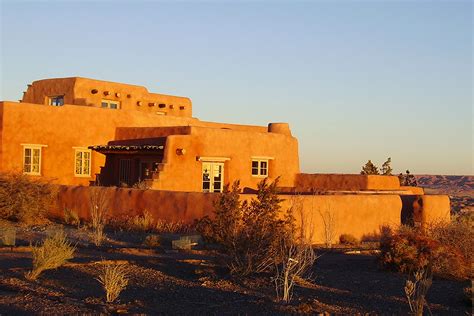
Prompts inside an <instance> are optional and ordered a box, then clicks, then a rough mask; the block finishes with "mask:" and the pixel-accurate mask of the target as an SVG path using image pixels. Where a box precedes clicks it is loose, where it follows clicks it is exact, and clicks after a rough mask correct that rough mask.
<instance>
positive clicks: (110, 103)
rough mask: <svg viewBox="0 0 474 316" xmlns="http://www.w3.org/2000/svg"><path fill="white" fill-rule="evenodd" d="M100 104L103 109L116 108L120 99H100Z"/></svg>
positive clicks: (118, 107)
mask: <svg viewBox="0 0 474 316" xmlns="http://www.w3.org/2000/svg"><path fill="white" fill-rule="evenodd" d="M100 106H101V107H102V108H104V109H113V110H117V109H120V101H113V100H102V102H101V105H100Z"/></svg>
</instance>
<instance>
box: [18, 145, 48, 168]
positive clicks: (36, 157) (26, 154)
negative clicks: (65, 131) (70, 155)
mask: <svg viewBox="0 0 474 316" xmlns="http://www.w3.org/2000/svg"><path fill="white" fill-rule="evenodd" d="M42 147H45V145H33V144H25V145H23V173H24V174H30V175H36V176H39V175H41V151H42Z"/></svg>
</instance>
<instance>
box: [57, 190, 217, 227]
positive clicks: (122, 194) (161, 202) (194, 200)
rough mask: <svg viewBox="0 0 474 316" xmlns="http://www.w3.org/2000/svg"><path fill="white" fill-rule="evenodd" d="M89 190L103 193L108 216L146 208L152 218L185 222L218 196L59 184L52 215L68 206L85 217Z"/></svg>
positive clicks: (204, 211)
mask: <svg viewBox="0 0 474 316" xmlns="http://www.w3.org/2000/svg"><path fill="white" fill-rule="evenodd" d="M91 190H99V192H100V194H101V195H104V196H105V199H106V201H107V204H108V209H109V217H110V218H120V217H131V216H136V215H142V214H143V212H144V211H145V210H146V211H148V212H150V213H151V214H152V215H153V217H154V218H156V219H158V218H159V219H163V220H166V221H173V222H180V221H182V222H186V223H192V222H193V221H194V220H195V219H196V218H201V217H203V216H205V215H210V214H211V213H212V210H213V201H214V199H215V198H216V197H217V196H218V195H217V194H214V193H196V192H173V191H157V190H138V189H128V188H116V187H86V186H60V187H59V193H58V208H57V210H56V211H55V214H54V215H56V216H59V217H62V216H63V212H64V209H65V208H68V209H71V210H74V211H75V212H77V213H78V215H79V217H81V218H83V219H86V220H87V219H89V218H90V197H91Z"/></svg>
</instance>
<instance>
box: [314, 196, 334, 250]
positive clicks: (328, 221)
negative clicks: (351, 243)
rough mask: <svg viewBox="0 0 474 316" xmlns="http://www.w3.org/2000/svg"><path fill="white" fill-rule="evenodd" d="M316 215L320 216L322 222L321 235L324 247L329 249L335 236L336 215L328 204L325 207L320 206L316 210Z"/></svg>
mask: <svg viewBox="0 0 474 316" xmlns="http://www.w3.org/2000/svg"><path fill="white" fill-rule="evenodd" d="M318 213H319V215H320V216H321V220H322V222H323V231H322V233H323V239H324V245H325V247H326V248H331V247H332V243H333V240H334V239H335V238H336V236H337V234H336V231H337V220H336V214H335V213H334V211H333V209H332V207H331V205H330V204H328V205H326V206H321V207H320V208H319V209H318Z"/></svg>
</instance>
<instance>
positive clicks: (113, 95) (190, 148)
mask: <svg viewBox="0 0 474 316" xmlns="http://www.w3.org/2000/svg"><path fill="white" fill-rule="evenodd" d="M192 107H193V104H192V102H191V100H190V99H189V98H186V97H179V96H171V95H165V94H157V93H151V92H149V91H148V90H147V89H146V88H145V87H141V86H135V85H129V84H121V83H114V82H107V81H100V80H93V79H87V78H80V77H71V78H58V79H45V80H39V81H35V82H33V83H32V84H30V85H28V88H27V90H26V91H25V92H24V94H23V98H22V99H21V100H20V101H19V102H9V101H4V102H0V172H22V173H24V174H28V175H31V176H32V177H41V178H45V179H48V180H51V181H53V182H54V183H57V184H61V185H66V186H90V185H101V186H115V187H128V188H131V187H139V188H143V187H147V188H150V189H153V190H157V191H160V192H163V191H167V192H169V191H172V192H177V191H179V192H194V193H198V192H201V193H202V192H205V193H213V192H221V191H222V189H223V185H224V184H225V183H231V182H233V181H235V180H240V183H241V187H243V188H244V189H246V190H247V191H251V190H252V189H255V188H256V187H257V183H258V182H260V181H261V180H262V179H263V178H269V179H270V180H273V179H275V178H277V177H280V182H279V185H280V186H281V188H280V189H281V191H282V193H286V194H288V193H294V192H297V193H302V194H309V193H313V194H314V193H315V192H316V193H318V194H319V195H321V194H322V195H325V196H328V197H327V198H329V196H332V199H333V200H334V201H336V200H337V201H341V202H337V203H339V204H337V203H336V202H335V203H336V204H337V205H339V206H337V207H338V208H341V209H348V210H349V209H358V208H360V209H363V210H365V211H364V212H366V211H367V210H370V212H372V213H373V212H376V210H377V209H378V208H380V209H387V207H392V208H393V209H394V212H395V213H396V214H398V215H396V216H395V215H391V220H394V219H396V220H397V221H398V222H400V216H401V215H400V214H401V213H403V212H404V211H403V210H402V208H403V207H404V208H405V209H406V208H407V206H405V205H409V206H408V207H409V208H410V209H411V210H412V209H413V205H415V204H416V203H418V204H420V203H421V204H422V205H424V206H423V207H424V209H425V213H426V212H427V211H426V210H427V209H428V207H429V208H430V210H431V211H430V212H431V213H430V214H432V215H429V216H432V217H434V216H435V215H433V214H436V216H444V217H446V212H448V215H447V216H449V198H447V197H444V196H442V197H439V196H438V197H430V196H425V195H424V193H423V189H422V188H417V187H400V185H399V181H398V178H397V177H395V176H363V175H337V174H302V173H300V166H299V156H298V141H297V139H296V138H295V137H294V136H293V135H292V133H291V130H290V127H289V126H288V124H286V123H269V124H268V125H267V126H249V125H236V124H225V123H213V122H206V121H201V120H199V119H197V118H194V117H193V116H192ZM131 194H132V193H129V195H131ZM133 194H135V193H133ZM156 194H158V193H156ZM163 194H164V193H163ZM163 194H162V195H160V196H164V195H163ZM351 196H353V198H354V201H355V202H348V201H349V200H350V198H351ZM413 197H415V198H413ZM168 198H169V196H168ZM347 199H349V200H347ZM384 199H385V200H384ZM387 199H389V200H390V199H393V200H394V201H395V200H396V201H397V202H396V203H395V202H394V203H395V204H394V203H392V202H387V201H388V200H387ZM410 199H411V200H410ZM420 199H422V200H423V201H424V202H420V201H421V200H420ZM428 200H429V201H428ZM435 200H436V202H433V201H435ZM351 201H352V200H351ZM373 201H378V202H373ZM390 201H392V200H390ZM406 201H408V202H406ZM410 201H411V202H410ZM311 203H313V202H311ZM347 203H352V205H349V204H347ZM354 203H356V204H354ZM374 203H375V204H374ZM387 203H388V204H387ZM145 204H146V203H145ZM336 204H334V205H336ZM389 204H390V205H389ZM418 204H416V205H418ZM177 205H181V206H182V205H184V204H179V203H178V204H177ZM427 205H428V206H427ZM359 206H360V207H359ZM170 207H172V206H170ZM190 207H192V206H190ZM415 208H416V207H415ZM405 211H406V210H405ZM176 212H178V213H179V212H182V210H176ZM345 212H346V211H345ZM380 212H383V211H380ZM397 212H398V213H397ZM188 214H195V213H193V212H188ZM341 214H342V213H341ZM440 214H441V215H440ZM162 215H163V214H162ZM195 215H196V214H195ZM359 215H360V214H359ZM376 215H377V214H376ZM196 216H197V215H196ZM341 216H343V215H341ZM374 216H375V215H374ZM377 216H378V217H377V221H379V222H383V218H381V217H380V216H381V215H380V214H378V215H377ZM397 216H398V217H397ZM423 216H425V217H426V215H423ZM382 217H383V216H382ZM374 225H375V224H374Z"/></svg>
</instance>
